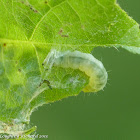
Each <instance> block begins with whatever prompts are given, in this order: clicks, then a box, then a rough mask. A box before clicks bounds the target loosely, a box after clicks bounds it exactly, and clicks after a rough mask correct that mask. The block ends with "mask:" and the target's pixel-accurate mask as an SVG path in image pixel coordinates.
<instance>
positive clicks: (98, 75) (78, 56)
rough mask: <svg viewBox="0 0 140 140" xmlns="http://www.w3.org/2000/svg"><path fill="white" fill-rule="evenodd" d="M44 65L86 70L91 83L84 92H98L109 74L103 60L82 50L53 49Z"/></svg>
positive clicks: (49, 67)
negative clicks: (61, 50) (62, 50)
mask: <svg viewBox="0 0 140 140" xmlns="http://www.w3.org/2000/svg"><path fill="white" fill-rule="evenodd" d="M43 66H44V68H45V69H50V70H51V68H52V66H55V67H62V68H71V69H79V70H80V71H82V72H84V73H85V74H86V75H87V76H88V77H89V83H88V85H87V86H86V87H85V88H84V89H83V91H84V92H97V91H99V90H102V89H103V88H104V87H105V85H106V83H107V78H108V74H107V72H106V70H105V68H104V66H103V64H102V62H100V61H99V60H97V59H96V58H95V57H94V56H93V55H91V54H88V53H82V52H80V51H73V52H71V51H65V52H60V51H57V50H54V49H53V50H51V51H50V53H49V54H48V55H47V57H46V58H45V60H44V62H43Z"/></svg>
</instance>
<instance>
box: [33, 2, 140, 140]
mask: <svg viewBox="0 0 140 140" xmlns="http://www.w3.org/2000/svg"><path fill="white" fill-rule="evenodd" d="M118 3H119V4H120V6H121V7H122V8H123V9H124V10H125V11H127V13H128V14H129V15H130V16H131V17H133V18H134V19H135V20H136V21H137V22H138V23H140V0H118ZM93 55H94V56H95V57H96V58H97V59H99V60H101V61H102V62H103V64H104V66H105V68H106V69H107V71H108V75H109V80H108V84H107V86H106V87H105V89H104V91H101V92H98V94H94V93H91V94H84V93H80V94H79V95H78V96H77V97H69V98H67V99H63V100H62V101H59V102H55V103H53V104H48V105H44V106H43V107H40V108H39V109H38V110H36V111H35V112H33V114H32V116H31V125H37V126H38V129H37V134H42V135H49V138H48V140H140V55H134V54H131V53H129V52H127V51H125V50H123V49H120V50H119V51H117V50H116V49H115V48H96V49H94V50H93ZM37 140H39V139H37Z"/></svg>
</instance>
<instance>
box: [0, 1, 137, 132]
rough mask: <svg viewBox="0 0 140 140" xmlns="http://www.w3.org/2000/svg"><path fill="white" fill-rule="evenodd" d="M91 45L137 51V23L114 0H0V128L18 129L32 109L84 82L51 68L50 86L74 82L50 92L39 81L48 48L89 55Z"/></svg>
mask: <svg viewBox="0 0 140 140" xmlns="http://www.w3.org/2000/svg"><path fill="white" fill-rule="evenodd" d="M94 47H115V48H118V47H122V48H124V49H127V50H128V51H130V52H133V53H138V54H140V48H139V47H140V30H139V25H138V23H136V22H135V21H134V20H133V19H132V18H130V17H129V16H128V15H127V14H126V13H125V12H124V11H123V10H122V9H121V8H120V7H119V6H118V5H117V4H116V2H115V0H57V1H56V0H14V1H13V0H5V1H4V0H0V96H1V98H0V120H1V125H0V132H1V133H10V132H12V133H13V132H15V134H17V133H18V131H21V130H22V131H23V132H24V130H25V129H26V124H28V123H29V120H30V114H31V113H32V111H33V110H34V109H35V108H36V107H38V106H40V105H43V104H45V103H50V102H55V101H57V100H61V99H62V98H65V97H68V96H74V95H77V94H78V93H79V92H80V91H82V89H83V88H84V87H85V86H86V85H87V83H88V80H89V78H88V76H86V75H85V74H84V73H83V72H81V71H79V70H73V69H70V68H69V69H64V68H57V69H52V71H51V73H50V75H49V77H47V78H48V79H49V80H50V81H51V82H54V83H55V84H56V85H63V84H65V83H67V82H69V81H70V79H71V78H74V79H76V80H77V81H78V83H76V84H72V83H69V84H68V85H67V86H66V88H64V87H62V86H57V88H56V89H53V90H51V89H50V88H49V86H48V85H47V84H45V83H43V84H41V83H42V80H43V78H44V77H43V74H44V73H47V72H46V71H45V70H44V67H43V66H42V63H43V61H44V59H45V58H46V56H47V54H48V53H49V51H50V50H51V49H56V50H61V51H66V50H71V51H73V50H79V51H82V52H87V53H90V52H91V50H92V49H93V48H94ZM48 79H47V80H48ZM74 86H75V87H74ZM17 126H20V127H17ZM7 129H8V130H7Z"/></svg>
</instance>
